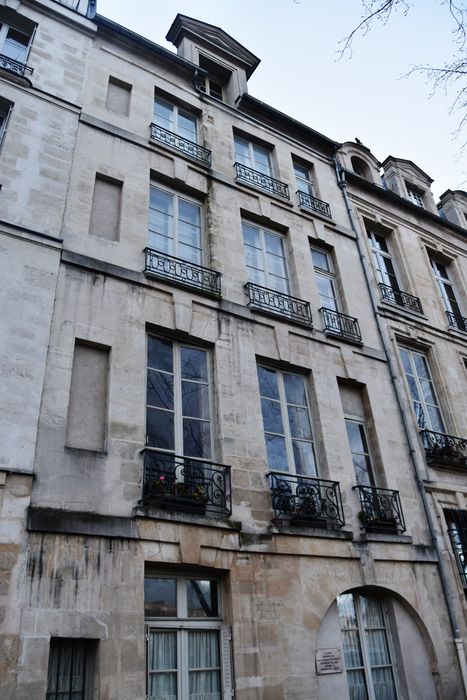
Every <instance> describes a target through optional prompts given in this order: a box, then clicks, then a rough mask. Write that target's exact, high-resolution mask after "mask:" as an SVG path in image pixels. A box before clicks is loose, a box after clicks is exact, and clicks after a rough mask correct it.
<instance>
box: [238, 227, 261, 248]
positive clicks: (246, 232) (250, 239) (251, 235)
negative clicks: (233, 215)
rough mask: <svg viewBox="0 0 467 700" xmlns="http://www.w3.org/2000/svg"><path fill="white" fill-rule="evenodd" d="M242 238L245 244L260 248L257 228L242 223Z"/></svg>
mask: <svg viewBox="0 0 467 700" xmlns="http://www.w3.org/2000/svg"><path fill="white" fill-rule="evenodd" d="M242 231H243V240H244V242H245V243H246V244H247V245H251V246H254V247H255V248H261V241H260V235H259V229H257V228H255V227H254V226H250V225H249V224H242Z"/></svg>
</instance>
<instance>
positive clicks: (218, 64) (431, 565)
mask: <svg viewBox="0 0 467 700" xmlns="http://www.w3.org/2000/svg"><path fill="white" fill-rule="evenodd" d="M3 5H4V6H3ZM3 5H2V6H0V17H1V19H0V21H1V23H2V29H1V30H0V39H1V38H2V37H3V41H4V43H3V45H2V46H3V48H2V47H1V46H0V54H1V55H0V81H1V91H0V98H1V100H0V120H1V121H0V127H1V128H2V131H3V134H2V145H1V151H0V168H1V170H0V172H1V174H2V176H1V184H2V191H1V193H0V198H1V199H0V202H1V212H2V213H1V236H2V242H1V251H2V254H3V253H4V254H5V257H4V258H3V259H4V260H5V263H4V265H3V266H2V271H3V270H4V274H5V279H6V280H7V284H6V285H3V294H4V296H5V301H4V306H5V309H6V314H5V315H4V318H3V321H4V324H3V325H5V329H6V330H5V333H4V334H3V332H2V335H1V336H0V338H1V339H2V341H3V342H4V344H5V347H4V349H3V348H2V369H3V370H4V382H3V385H4V387H3V388H4V389H5V394H4V396H3V395H2V408H5V416H6V419H5V420H4V419H3V416H2V428H1V430H2V433H1V434H2V436H3V435H4V436H5V437H4V439H2V444H1V447H0V466H1V468H0V486H2V491H1V493H2V496H3V500H2V501H0V517H1V519H0V556H1V562H2V563H1V573H2V583H1V588H0V596H1V599H0V606H1V608H0V609H1V610H2V613H3V618H0V619H1V622H0V624H1V625H2V628H1V630H2V638H1V640H2V641H1V644H2V646H1V647H0V649H1V650H2V653H1V654H0V658H1V659H2V660H1V661H0V664H1V666H0V674H1V675H0V678H1V680H0V688H1V691H2V698H3V697H5V698H26V697H28V698H43V697H45V698H48V699H49V700H51V699H55V698H74V699H75V700H78V699H81V698H87V699H89V698H101V700H104V699H108V700H114V699H117V698H118V699H119V700H126V699H128V700H129V699H130V698H131V699H132V700H135V698H141V699H142V698H145V697H148V698H153V699H154V700H156V699H158V700H162V699H163V698H164V699H168V698H170V700H172V699H175V698H178V699H179V700H185V699H187V698H193V699H195V698H196V700H221V698H222V699H223V700H225V699H226V698H230V697H236V698H238V699H239V700H259V699H260V698H261V699H264V700H282V699H284V700H286V699H288V700H291V699H293V700H299V699H300V700H311V699H315V698H316V699H318V698H319V699H320V700H327V699H328V698H330V697H334V696H335V695H336V694H339V696H340V697H343V698H347V697H348V698H352V699H358V700H360V699H362V700H363V699H364V698H369V699H371V700H383V699H384V700H386V699H387V700H390V699H392V698H399V699H402V698H413V699H415V698H421V697H423V698H427V699H431V698H433V699H434V698H440V699H441V698H443V699H447V700H451V699H452V700H454V699H460V698H463V697H465V693H464V689H463V688H464V686H463V678H462V673H465V656H464V650H463V639H465V637H466V619H465V612H466V610H465V605H466V601H465V597H464V594H463V584H465V583H466V581H465V576H466V569H465V566H464V546H465V537H467V535H466V532H467V530H465V529H464V528H466V527H467V525H466V518H465V507H466V506H465V502H464V500H463V499H464V494H465V489H466V479H465V469H466V468H467V463H466V455H465V448H466V442H465V440H463V439H462V438H454V437H451V436H462V435H466V430H467V426H466V425H465V411H464V412H463V411H462V409H463V407H464V406H463V401H464V405H465V399H464V395H465V392H464V391H463V387H464V386H465V372H466V371H467V369H466V358H467V351H466V349H465V348H466V346H465V338H466V335H465V334H466V330H467V326H466V323H467V321H466V319H465V314H466V313H467V309H465V308H464V306H463V305H464V304H465V303H466V297H465V290H466V279H465V276H466V260H465V255H466V246H465V236H466V232H467V220H465V221H463V220H462V216H465V213H466V211H467V206H466V203H467V195H466V194H465V193H463V192H459V191H455V192H451V191H448V192H446V193H445V195H443V198H442V209H443V216H442V217H440V216H439V215H438V213H437V210H436V208H435V206H434V203H433V201H432V199H430V197H431V195H430V192H429V185H430V180H429V178H428V177H427V176H426V175H425V174H424V173H423V172H422V171H421V170H420V169H419V168H417V167H416V166H415V165H414V164H412V163H411V162H410V161H403V160H400V159H395V158H392V157H391V158H388V159H387V161H385V163H384V172H385V178H386V187H387V189H385V188H383V187H382V186H381V183H380V180H379V167H380V166H379V164H378V163H377V162H376V160H375V159H374V157H373V156H372V155H371V154H370V153H369V151H368V150H367V149H365V148H364V147H362V146H361V145H358V144H350V143H347V144H343V145H340V144H337V143H336V142H334V141H332V140H331V139H329V138H328V137H326V136H323V135H322V134H319V133H317V132H316V131H314V130H313V129H310V128H308V127H307V126H304V125H303V124H300V123H298V122H296V121H294V120H293V119H291V118H290V117H288V116H287V115H285V114H282V113H280V112H278V111H277V110H274V109H273V108H271V107H269V106H268V105H265V104H264V103H262V102H260V101H258V100H256V99H255V98H253V97H251V96H249V95H248V94H247V81H248V78H249V77H250V76H251V74H252V73H253V71H254V70H255V68H256V67H257V65H258V63H259V59H257V58H256V56H254V55H253V54H252V53H251V52H250V51H248V50H247V49H246V48H244V47H243V46H241V45H240V44H238V43H237V42H236V41H235V40H234V39H232V38H231V37H230V36H229V35H228V34H226V33H225V32H224V31H222V30H221V29H219V28H217V27H214V26H212V25H208V24H205V23H201V22H198V21H196V20H193V19H191V18H188V17H184V16H181V15H177V17H176V19H175V21H174V23H173V24H172V27H171V28H170V30H169V33H168V35H167V38H168V39H169V40H170V41H172V42H173V43H174V44H175V46H176V47H177V54H175V53H173V52H170V51H168V50H166V49H163V48H161V47H159V46H157V45H155V44H153V43H152V42H150V41H148V40H146V39H144V38H142V37H140V36H138V35H136V34H133V33H132V32H130V31H128V30H126V29H124V28H123V27H120V26H118V25H116V24H114V23H113V22H111V21H110V20H107V19H105V18H103V17H100V16H99V15H94V11H95V8H94V7H93V4H92V3H87V2H83V0H81V2H79V3H78V2H54V1H53V0H41V2H39V1H35V2H33V1H32V0H30V1H29V0H28V1H26V0H25V1H24V2H19V1H13V0H7V2H6V3H4V4H3ZM5 27H6V29H5ZM2 32H3V33H2ZM26 68H28V69H29V68H31V69H32V68H33V69H34V72H33V73H31V72H30V71H29V70H26ZM22 162H24V163H27V167H26V165H23V166H22V165H21V164H22ZM404 188H405V189H404ZM405 200H410V202H411V203H406V201H405ZM422 205H423V206H424V209H423V210H422V209H421V206H422ZM409 259H410V263H407V261H408V260H409ZM378 284H379V287H378ZM380 293H381V294H382V295H383V298H384V302H382V301H381V300H380V296H379V295H380ZM442 304H444V308H445V310H446V313H445V312H444V311H443V306H442ZM425 314H426V315H425ZM463 314H464V315H463ZM399 348H400V350H399ZM446 356H447V357H449V362H448V363H447V364H446V366H445V364H444V359H443V360H442V359H441V358H444V357H446ZM393 377H395V380H393ZM412 407H413V408H412ZM417 426H418V427H420V429H422V431H423V433H422V438H421V440H422V441H421V442H420V438H419V437H418V428H417ZM423 448H425V450H426V455H427V459H426V461H425V450H424V449H423ZM440 467H441V468H442V470H440ZM453 467H454V469H453ZM450 538H451V539H450ZM465 549H467V547H465ZM439 556H440V558H441V567H440V562H439ZM4 572H5V573H4ZM446 579H447V580H446Z"/></svg>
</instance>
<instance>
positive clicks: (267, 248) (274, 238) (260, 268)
mask: <svg viewBox="0 0 467 700" xmlns="http://www.w3.org/2000/svg"><path fill="white" fill-rule="evenodd" d="M242 230H243V243H244V248H245V257H246V266H247V270H248V279H249V281H250V282H254V283H255V284H259V285H261V286H262V287H267V288H268V289H273V290H275V291H276V292H283V293H284V294H288V293H289V278H288V273H287V261H286V256H285V249H284V238H283V236H281V235H280V234H278V233H272V231H266V230H265V229H262V228H260V227H259V226H253V225H252V224H247V223H245V222H243V224H242Z"/></svg>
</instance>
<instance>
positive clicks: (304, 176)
mask: <svg viewBox="0 0 467 700" xmlns="http://www.w3.org/2000/svg"><path fill="white" fill-rule="evenodd" d="M293 169H294V173H295V180H296V182H297V190H298V191H299V192H305V194H309V195H310V197H313V196H314V193H313V182H312V179H311V173H310V168H308V167H307V166H306V165H300V163H296V162H295V161H294V164H293Z"/></svg>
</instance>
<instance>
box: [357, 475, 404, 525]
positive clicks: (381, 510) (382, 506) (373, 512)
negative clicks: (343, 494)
mask: <svg viewBox="0 0 467 700" xmlns="http://www.w3.org/2000/svg"><path fill="white" fill-rule="evenodd" d="M354 489H357V490H358V495H359V497H360V505H361V508H362V510H361V511H360V513H359V518H360V521H361V523H362V525H363V527H364V528H365V529H366V530H373V531H381V532H405V530H406V527H405V520H404V514H403V512H402V506H401V501H400V498H399V491H393V490H392V489H380V488H377V487H376V486H362V485H358V486H354Z"/></svg>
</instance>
